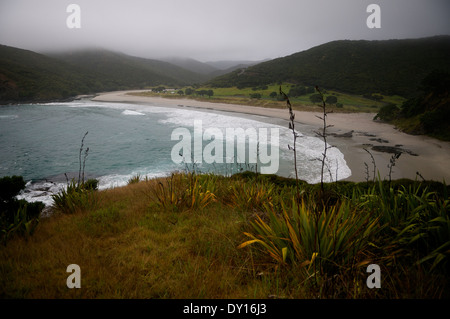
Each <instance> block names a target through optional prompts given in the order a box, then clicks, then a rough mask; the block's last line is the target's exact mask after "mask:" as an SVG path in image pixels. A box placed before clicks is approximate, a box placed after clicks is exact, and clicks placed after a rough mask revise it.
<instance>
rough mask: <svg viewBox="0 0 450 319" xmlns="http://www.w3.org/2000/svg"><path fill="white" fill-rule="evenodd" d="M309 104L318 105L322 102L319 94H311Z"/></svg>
mask: <svg viewBox="0 0 450 319" xmlns="http://www.w3.org/2000/svg"><path fill="white" fill-rule="evenodd" d="M309 99H310V100H311V102H313V103H320V102H322V96H321V95H320V94H313V95H311V96H310V97H309Z"/></svg>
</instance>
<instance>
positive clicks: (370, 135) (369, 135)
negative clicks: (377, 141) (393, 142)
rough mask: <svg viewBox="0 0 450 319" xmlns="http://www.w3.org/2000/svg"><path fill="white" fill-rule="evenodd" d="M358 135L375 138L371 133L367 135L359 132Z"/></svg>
mask: <svg viewBox="0 0 450 319" xmlns="http://www.w3.org/2000/svg"><path fill="white" fill-rule="evenodd" d="M359 134H360V135H362V136H368V137H376V135H375V134H371V133H367V132H359Z"/></svg>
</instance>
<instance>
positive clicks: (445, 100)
mask: <svg viewBox="0 0 450 319" xmlns="http://www.w3.org/2000/svg"><path fill="white" fill-rule="evenodd" d="M449 88H450V73H449V72H444V71H440V70H434V71H433V72H431V73H430V74H428V75H427V76H426V77H425V78H424V79H423V80H422V81H421V83H420V85H419V86H418V90H417V91H418V92H419V94H417V95H416V96H415V97H412V98H410V99H408V100H406V101H404V102H403V103H402V104H401V105H400V106H398V105H397V104H393V103H389V104H387V105H385V106H383V107H381V109H380V111H379V112H378V114H377V115H376V116H375V119H376V120H381V121H385V122H388V123H392V124H394V125H396V126H397V127H398V128H400V129H401V130H403V131H404V132H406V133H409V134H426V135H429V136H432V137H435V138H438V139H441V140H445V141H450V133H449V132H450V124H449V121H448V119H449V118H450V95H449Z"/></svg>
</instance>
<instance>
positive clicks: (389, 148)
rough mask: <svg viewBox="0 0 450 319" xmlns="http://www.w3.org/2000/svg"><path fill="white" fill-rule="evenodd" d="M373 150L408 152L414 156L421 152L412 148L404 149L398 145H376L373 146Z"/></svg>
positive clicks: (392, 152)
mask: <svg viewBox="0 0 450 319" xmlns="http://www.w3.org/2000/svg"><path fill="white" fill-rule="evenodd" d="M372 150H374V151H377V152H385V153H391V154H398V153H407V154H409V155H412V156H419V154H416V153H414V152H412V151H410V150H407V149H403V148H401V147H397V146H384V145H375V146H373V147H372Z"/></svg>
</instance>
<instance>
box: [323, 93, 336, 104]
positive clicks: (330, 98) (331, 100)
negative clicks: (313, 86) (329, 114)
mask: <svg viewBox="0 0 450 319" xmlns="http://www.w3.org/2000/svg"><path fill="white" fill-rule="evenodd" d="M337 101H338V99H337V97H335V96H334V95H329V96H327V98H326V99H325V103H327V104H336V103H337Z"/></svg>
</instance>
